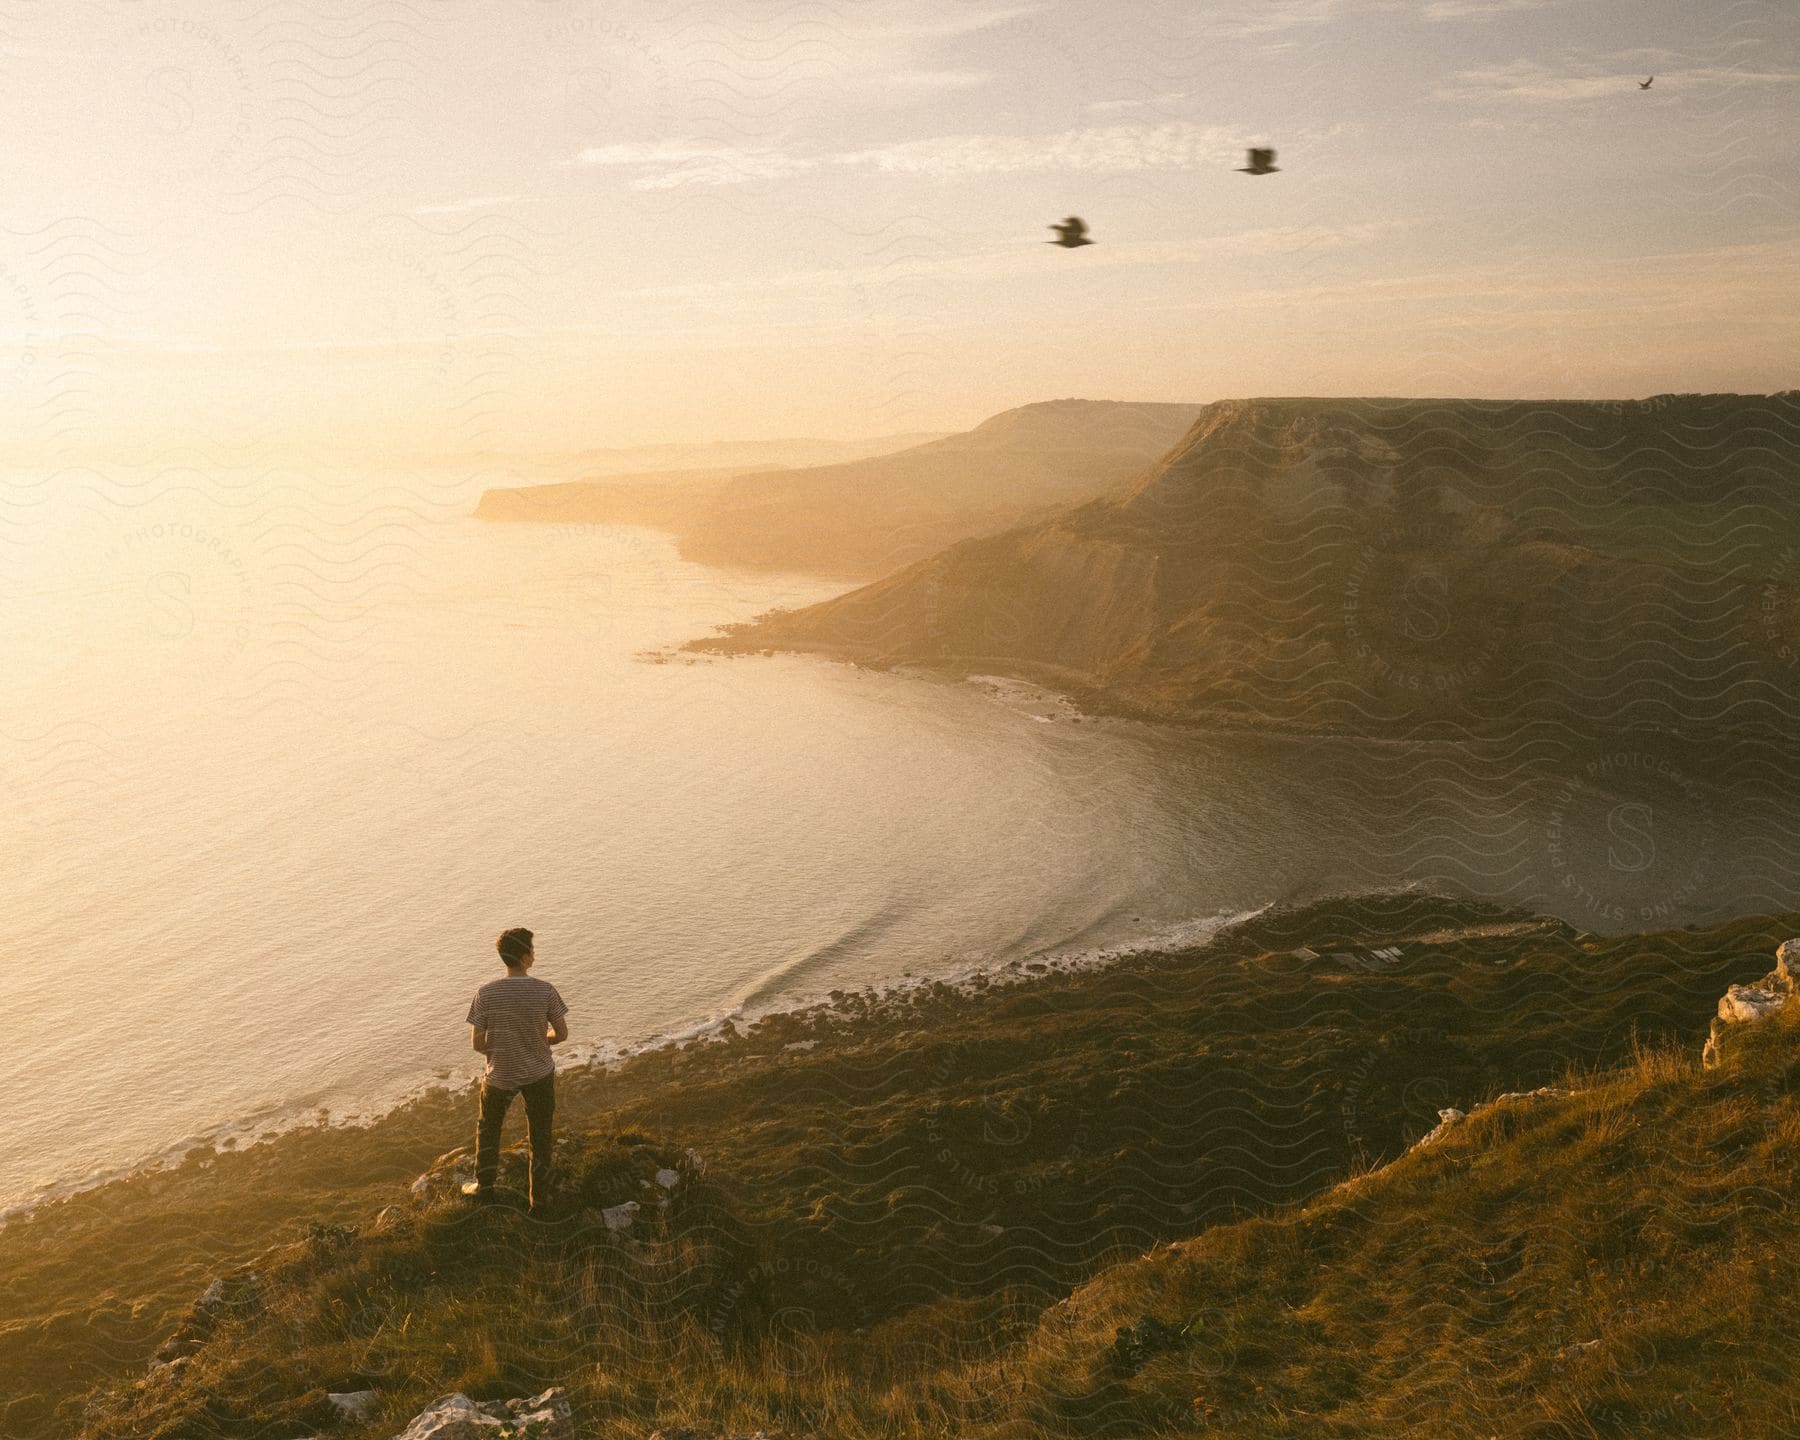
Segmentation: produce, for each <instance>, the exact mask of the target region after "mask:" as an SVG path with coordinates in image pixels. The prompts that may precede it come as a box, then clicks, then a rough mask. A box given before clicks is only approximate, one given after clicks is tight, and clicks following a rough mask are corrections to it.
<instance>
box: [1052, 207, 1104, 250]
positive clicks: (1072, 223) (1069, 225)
mask: <svg viewBox="0 0 1800 1440" xmlns="http://www.w3.org/2000/svg"><path fill="white" fill-rule="evenodd" d="M1050 228H1051V229H1052V230H1054V231H1055V232H1056V239H1054V240H1046V241H1045V242H1044V243H1045V244H1046V245H1063V246H1066V247H1067V248H1069V249H1071V250H1073V249H1074V248H1075V247H1076V246H1077V245H1092V244H1093V243H1094V242H1093V241H1092V240H1090V239H1088V233H1087V221H1085V220H1083V219H1082V218H1081V217H1080V216H1079V215H1071V216H1070V217H1069V218H1068V219H1067V220H1065V221H1063V222H1062V224H1060V225H1052V226H1051V227H1050Z"/></svg>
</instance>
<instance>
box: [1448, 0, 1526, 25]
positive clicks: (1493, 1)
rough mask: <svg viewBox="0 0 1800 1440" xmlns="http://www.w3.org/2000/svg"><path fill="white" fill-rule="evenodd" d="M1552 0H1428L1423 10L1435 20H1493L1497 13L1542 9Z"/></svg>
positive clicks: (1507, 13) (1505, 13) (1504, 13)
mask: <svg viewBox="0 0 1800 1440" xmlns="http://www.w3.org/2000/svg"><path fill="white" fill-rule="evenodd" d="M1550 3H1551V0H1426V5H1425V9H1424V10H1423V11H1422V12H1421V13H1422V15H1423V16H1424V18H1425V19H1427V20H1430V21H1433V22H1441V21H1444V20H1491V19H1493V17H1494V16H1496V15H1510V14H1516V13H1517V12H1518V11H1521V10H1542V9H1543V8H1544V6H1546V5H1548V4H1550Z"/></svg>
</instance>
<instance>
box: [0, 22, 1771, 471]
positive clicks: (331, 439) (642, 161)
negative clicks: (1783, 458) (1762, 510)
mask: <svg viewBox="0 0 1800 1440" xmlns="http://www.w3.org/2000/svg"><path fill="white" fill-rule="evenodd" d="M0 56H3V57H4V66H5V83H4V84H3V85H0V119H3V121H4V125H5V133H6V134H7V135H8V137H9V143H8V144H7V145H6V146H5V147H4V151H3V156H0V167H3V172H0V173H3V175H4V184H0V462H10V463H14V464H42V463H46V462H51V461H54V462H56V463H60V464H73V463H79V462H80V460H81V459H82V457H84V456H89V455H92V456H96V457H114V458H116V457H118V456H122V455H124V456H155V457H163V458H166V457H170V456H184V455H191V456H196V457H199V458H200V459H209V458H210V459H213V460H217V459H218V458H220V457H224V458H226V459H229V458H230V457H232V456H234V455H240V454H243V453H247V452H252V451H254V452H256V453H266V452H270V451H277V450H282V449H284V448H290V449H292V450H294V451H295V452H296V453H307V454H315V453H319V454H322V453H331V454H338V455H344V456H362V457H381V456H387V455H394V456H436V457H445V458H451V459H454V458H455V457H457V456H460V455H465V454H476V453H480V454H489V453H510V452H529V453H537V452H546V453H548V452H564V451H580V450H582V449H587V448H593V447H602V446H633V445H650V444H668V443H681V442H700V441H707V440H718V439H751V438H765V437H778V436H793V435H813V436H827V437H852V436H864V435H879V434H889V433H896V432H903V431H918V430H949V429H959V428H964V427H966V426H968V425H972V424H974V423H977V422H978V421H979V420H981V419H982V418H984V417H985V416H987V415H990V414H993V413H995V412H997V411H999V410H1003V409H1006V408H1008V407H1010V406H1014V405H1019V404H1025V403H1029V402H1031V401H1035V400H1043V399H1051V398H1057V397H1062V396H1084V397H1089V398H1110V399H1140V400H1172V401H1206V400H1212V399H1218V398H1224V397H1231V396H1243V395H1277V394H1288V395H1294V394H1312V395H1345V394H1385V395H1475V396H1521V395H1524V396H1569V397H1586V396H1594V397H1625V396H1638V395H1648V394H1655V393H1661V392H1666V391H1672V390H1739V391H1762V390H1773V389H1785V388H1790V387H1794V386H1800V364H1797V363H1796V360H1797V358H1800V318H1797V317H1800V180H1797V179H1796V177H1797V176H1800V124H1797V123H1796V122H1797V121H1800V7H1796V6H1795V5H1794V3H1793V0H1717V3H1707V4H1697V3H1694V0H1181V3H1174V0H1138V3H1129V0H1037V3H1034V0H1018V3H1008V0H791V3H790V0H605V3H600V0H506V3H504V4H492V3H488V0H394V3H389V0H304V3H298V0H205V3H201V0H192V3H189V4H186V5H181V4H164V3H161V0H70V3H67V4H60V5H51V4H48V3H43V0H0ZM1652 74H1654V75H1655V77H1656V79H1655V83H1654V85H1653V86H1652V87H1651V88H1650V89H1649V90H1641V89H1640V88H1639V84H1638V82H1639V81H1640V80H1642V79H1643V78H1645V77H1646V76H1649V75H1652ZM1253 145H1254V146H1269V147H1273V148H1275V149H1276V150H1277V152H1278V155H1277V162H1276V163H1277V164H1278V165H1279V166H1280V167H1281V168H1280V171H1279V173H1277V174H1274V175H1270V176H1266V177H1252V176H1248V175H1243V174H1239V173H1237V172H1236V170H1235V167H1236V166H1238V165H1241V164H1243V163H1244V160H1243V156H1244V151H1245V149H1246V148H1247V147H1250V146H1253ZM1070 214H1076V215H1080V216H1082V217H1084V218H1085V219H1086V220H1087V222H1088V224H1089V226H1090V227H1091V230H1092V234H1093V237H1094V239H1095V241H1096V243H1095V244H1094V245H1092V246H1089V247H1086V248H1083V249H1078V250H1065V249H1061V248H1058V247H1055V246H1050V245H1046V244H1045V243H1043V242H1044V241H1046V240H1048V239H1049V238H1051V236H1050V232H1049V230H1048V229H1047V227H1048V226H1049V225H1050V224H1051V222H1053V221H1056V220H1060V219H1061V218H1062V217H1064V216H1066V215H1070Z"/></svg>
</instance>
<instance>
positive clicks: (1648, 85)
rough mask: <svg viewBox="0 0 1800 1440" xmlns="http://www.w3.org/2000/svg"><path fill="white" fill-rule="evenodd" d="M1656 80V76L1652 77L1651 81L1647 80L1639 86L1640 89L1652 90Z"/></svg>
mask: <svg viewBox="0 0 1800 1440" xmlns="http://www.w3.org/2000/svg"><path fill="white" fill-rule="evenodd" d="M1655 79H1656V77H1655V76H1654V75H1652V76H1651V77H1650V79H1649V80H1646V81H1644V82H1643V83H1642V84H1641V85H1639V86H1638V89H1640V90H1648V89H1649V88H1650V86H1651V84H1652V83H1653V82H1654V81H1655Z"/></svg>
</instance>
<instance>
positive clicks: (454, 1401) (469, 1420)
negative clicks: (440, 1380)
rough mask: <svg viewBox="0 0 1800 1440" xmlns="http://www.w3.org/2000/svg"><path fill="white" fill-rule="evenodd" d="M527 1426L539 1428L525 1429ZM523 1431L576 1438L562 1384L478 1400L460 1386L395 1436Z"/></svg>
mask: <svg viewBox="0 0 1800 1440" xmlns="http://www.w3.org/2000/svg"><path fill="white" fill-rule="evenodd" d="M527 1426H535V1427H537V1428H536V1429H532V1430H529V1431H525V1427H527ZM522 1431H525V1433H528V1434H530V1435H531V1436H532V1440H575V1424H574V1417H573V1416H572V1414H571V1413H570V1410H569V1397H568V1395H567V1394H566V1393H564V1391H563V1389H562V1387H561V1386H552V1387H551V1388H550V1389H548V1390H545V1391H544V1392H543V1393H542V1394H539V1395H533V1396H531V1397H530V1398H529V1399H525V1400H481V1401H476V1400H471V1399H470V1398H469V1397H468V1396H467V1395H464V1394H463V1393H462V1392H461V1391H460V1390H459V1391H457V1392H456V1393H455V1394H454V1395H446V1396H445V1397H444V1398H443V1399H442V1400H439V1401H437V1402H435V1403H434V1404H432V1405H430V1406H428V1407H427V1408H426V1409H425V1410H424V1411H422V1412H421V1413H420V1414H419V1415H418V1417H417V1418H416V1419H414V1421H413V1422H412V1424H410V1425H408V1426H407V1427H406V1429H405V1430H403V1431H402V1432H401V1433H400V1434H399V1435H396V1436H395V1437H394V1440H502V1437H510V1436H516V1435H518V1434H520V1433H521V1432H522Z"/></svg>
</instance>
